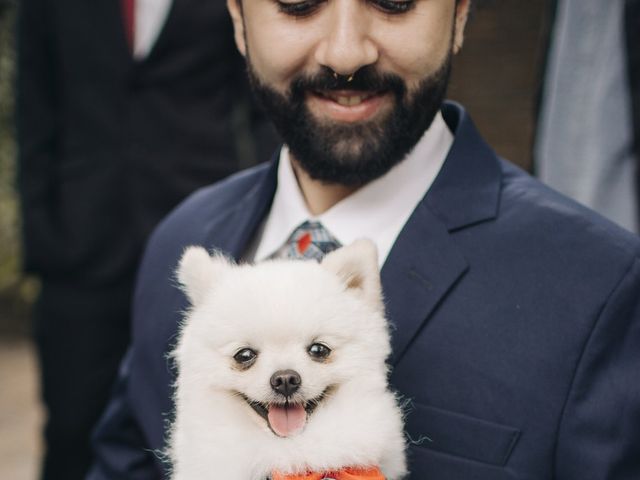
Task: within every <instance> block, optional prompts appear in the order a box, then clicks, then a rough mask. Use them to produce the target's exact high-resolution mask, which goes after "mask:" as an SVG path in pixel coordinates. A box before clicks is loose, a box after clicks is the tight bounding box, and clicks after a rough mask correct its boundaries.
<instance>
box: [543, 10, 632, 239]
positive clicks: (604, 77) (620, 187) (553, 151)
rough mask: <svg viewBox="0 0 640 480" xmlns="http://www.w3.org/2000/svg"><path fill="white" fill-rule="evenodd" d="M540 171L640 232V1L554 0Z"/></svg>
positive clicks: (548, 179)
mask: <svg viewBox="0 0 640 480" xmlns="http://www.w3.org/2000/svg"><path fill="white" fill-rule="evenodd" d="M552 4H554V7H553V8H554V9H555V22H554V26H553V29H552V32H551V39H550V43H549V53H548V61H547V67H546V72H545V82H544V88H543V95H542V97H541V109H540V117H539V123H538V132H537V138H536V147H535V167H536V172H537V174H538V175H539V176H540V178H541V179H542V180H543V181H545V182H547V183H548V184H550V185H551V186H552V187H554V188H556V189H557V190H560V191H561V192H562V193H564V194H566V195H569V196H571V197H573V198H575V199H576V200H578V201H580V202H582V203H584V204H585V205H587V206H589V207H591V208H593V209H594V210H596V211H598V212H600V213H601V214H603V215H604V216H606V217H608V218H610V219H611V220H613V221H615V222H616V223H618V224H620V225H621V226H623V227H625V228H627V229H629V230H631V231H635V232H640V198H639V192H640V190H639V189H638V186H639V184H638V181H637V180H638V177H637V175H638V169H639V168H640V167H639V162H640V149H639V148H638V147H639V145H640V127H639V125H640V111H639V108H640V99H639V98H638V96H639V95H640V87H639V82H640V53H639V49H640V33H639V32H640V8H639V4H640V2H639V1H638V0H614V1H611V2H605V1H602V0H553V1H552Z"/></svg>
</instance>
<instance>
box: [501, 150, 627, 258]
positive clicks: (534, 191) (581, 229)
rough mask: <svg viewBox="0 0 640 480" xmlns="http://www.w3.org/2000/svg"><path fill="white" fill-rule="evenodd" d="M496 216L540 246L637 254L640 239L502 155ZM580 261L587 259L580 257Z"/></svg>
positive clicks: (609, 255)
mask: <svg viewBox="0 0 640 480" xmlns="http://www.w3.org/2000/svg"><path fill="white" fill-rule="evenodd" d="M500 165H501V169H502V172H503V180H502V186H501V200H500V207H499V212H500V214H499V216H498V219H499V220H498V221H499V222H502V225H503V226H504V227H505V228H507V229H510V230H511V231H513V232H514V234H515V235H517V236H518V238H521V239H523V241H524V240H525V239H524V238H523V236H524V235H526V236H527V238H528V243H529V244H532V243H534V242H535V243H536V244H537V245H538V246H539V247H540V248H554V249H555V250H556V251H557V252H558V254H563V253H567V252H568V251H569V250H573V251H575V252H579V253H581V254H583V255H587V254H590V255H600V256H602V257H604V258H609V259H611V260H618V261H621V262H626V263H628V262H630V261H631V260H633V259H637V258H639V257H640V238H639V237H638V236H637V235H635V234H634V233H632V232H629V231H627V230H625V229H623V228H622V227H619V226H618V225H616V224H614V223H613V222H611V221H609V220H608V219H606V218H604V217H603V216H601V215H600V214H598V213H596V212H594V211H593V210H591V209H589V208H587V207H585V206H583V205H581V204H579V203H578V202H576V201H574V200H572V199H570V198H568V197H566V196H564V195H562V194H561V193H559V192H557V191H555V190H553V189H552V188H550V187H548V186H547V185H545V184H543V183H542V182H540V181H539V180H537V179H536V178H533V177H532V176H531V175H529V174H528V173H526V172H524V171H523V170H521V169H520V168H518V167H516V166H515V165H513V164H511V163H509V162H508V161H505V160H500ZM585 261H587V262H588V261H589V259H588V258H585Z"/></svg>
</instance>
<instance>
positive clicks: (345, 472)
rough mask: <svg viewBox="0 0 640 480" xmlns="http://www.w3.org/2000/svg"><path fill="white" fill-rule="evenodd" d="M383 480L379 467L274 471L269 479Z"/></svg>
mask: <svg viewBox="0 0 640 480" xmlns="http://www.w3.org/2000/svg"><path fill="white" fill-rule="evenodd" d="M323 479H331V480H385V478H384V475H382V472H381V471H380V469H379V468H375V467H374V468H367V469H360V468H344V469H342V470H337V471H332V472H326V473H314V472H310V473H302V474H293V475H283V474H281V473H278V472H274V473H273V474H272V475H271V480H323Z"/></svg>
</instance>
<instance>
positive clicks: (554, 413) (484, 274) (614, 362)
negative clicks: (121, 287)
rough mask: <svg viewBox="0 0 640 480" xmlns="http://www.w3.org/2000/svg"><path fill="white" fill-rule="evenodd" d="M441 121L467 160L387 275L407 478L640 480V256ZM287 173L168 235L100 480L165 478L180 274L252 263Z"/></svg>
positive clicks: (259, 171)
mask: <svg viewBox="0 0 640 480" xmlns="http://www.w3.org/2000/svg"><path fill="white" fill-rule="evenodd" d="M444 115H445V120H446V121H447V123H448V125H449V126H450V128H451V129H452V131H453V132H454V133H455V142H454V144H453V146H452V149H451V151H450V153H449V155H448V157H447V159H446V162H445V164H444V166H443V168H442V171H441V172H440V173H439V175H438V177H437V178H436V180H435V182H434V184H433V186H432V187H431V189H430V190H429V192H428V193H427V195H426V196H425V198H424V199H423V201H422V202H421V203H420V204H419V205H418V206H417V208H416V209H415V211H414V212H413V215H412V216H411V218H410V219H409V221H408V223H407V224H406V225H405V227H404V228H403V230H402V232H401V233H400V236H399V237H398V239H397V240H396V242H395V244H394V246H393V248H392V250H391V252H390V254H389V257H388V258H387V260H386V262H385V264H384V266H383V268H382V283H383V289H384V297H385V299H386V305H387V312H388V315H389V318H390V320H391V321H392V322H393V323H394V324H395V325H396V327H397V329H396V330H394V332H393V340H392V342H393V351H394V353H393V358H392V364H393V366H394V370H393V374H392V377H391V380H392V383H393V384H394V386H395V387H396V388H397V389H398V390H399V391H400V392H401V393H402V394H403V395H404V396H405V397H407V398H410V399H411V400H412V408H411V413H410V415H409V416H408V418H407V431H408V433H409V434H410V435H411V438H412V439H414V440H418V439H422V441H421V443H420V444H419V445H416V444H414V445H411V447H410V451H409V454H410V468H411V471H412V475H411V478H412V479H416V480H424V479H430V480H471V479H474V480H516V479H518V480H544V479H555V478H557V479H559V480H603V479H616V480H632V479H633V480H637V479H638V478H640V428H638V426H639V425H640V382H638V372H639V371H640V294H639V293H640V260H639V255H640V241H639V240H638V238H637V237H635V236H633V235H631V234H629V233H627V232H624V231H622V230H621V229H619V228H617V227H616V226H614V225H612V224H611V223H609V222H608V221H606V220H604V219H602V218H601V217H599V216H597V215H595V214H593V213H592V212H590V211H588V210H587V209H585V208H583V207H580V206H579V205H577V204H575V203H574V202H572V201H570V200H567V199H566V198H564V197H562V196H560V195H559V194H557V193H555V192H553V191H551V190H550V189H548V188H547V187H545V186H543V185H542V184H540V183H539V182H537V181H536V180H534V179H532V178H530V177H529V176H528V175H527V174H525V173H524V172H522V171H520V170H519V169H517V168H516V167H514V166H512V165H511V164H509V163H507V162H505V161H502V160H500V159H498V158H497V157H496V155H495V154H494V153H493V151H492V150H491V149H490V148H489V147H487V145H486V144H485V143H484V142H483V141H482V140H481V138H480V137H479V135H478V133H477V132H476V130H475V128H474V126H473V124H472V122H471V120H470V119H469V118H468V116H467V115H466V113H465V112H464V111H463V110H462V109H461V108H459V107H456V106H454V105H451V104H448V105H447V106H445V108H444ZM276 170H277V167H276V164H275V163H273V164H271V165H270V166H261V167H258V168H256V169H253V170H251V171H248V172H245V173H242V174H240V175H237V176H234V177H233V178H232V179H229V180H227V181H224V182H222V183H219V184H217V185H215V186H212V187H208V188H206V189H203V190H201V191H199V192H198V193H196V194H195V195H193V196H192V197H191V198H190V199H188V200H187V201H186V202H185V203H183V204H182V205H181V206H180V207H179V208H178V209H177V210H175V211H174V212H173V213H172V214H171V215H170V216H169V217H168V218H167V219H166V220H165V221H164V222H163V223H162V224H161V226H160V227H159V228H158V229H157V230H156V232H155V234H154V235H153V237H152V240H151V242H150V244H149V247H148V249H147V252H146V254H145V258H144V260H143V265H142V269H141V274H140V277H139V282H138V287H137V291H136V296H135V306H134V333H133V335H134V338H133V346H132V348H131V350H130V352H129V354H128V355H127V357H126V361H125V363H124V364H123V367H122V370H121V377H120V381H119V383H118V389H117V392H116V394H115V396H114V398H113V399H112V401H111V403H110V405H109V408H108V410H107V412H106V414H105V416H104V417H103V419H102V421H101V424H100V426H99V428H98V430H97V433H96V436H95V446H96V450H97V454H98V455H97V463H96V465H95V466H94V470H93V473H92V474H91V475H90V476H89V477H88V478H89V479H90V480H107V479H114V478H130V479H157V478H160V477H161V472H162V470H163V466H162V463H161V461H160V460H159V459H158V457H156V456H155V455H154V454H153V453H152V452H153V450H160V449H162V448H163V445H164V443H163V442H164V439H165V433H166V432H165V427H166V420H167V418H170V417H168V416H167V415H168V414H169V413H170V412H171V410H172V403H171V384H172V381H173V373H174V370H173V366H172V365H169V364H168V362H167V360H166V354H167V352H168V351H169V350H170V349H171V348H172V345H174V343H175V341H176V327H177V325H178V322H179V321H180V312H182V311H184V309H185V307H186V306H187V300H186V299H185V298H184V295H183V293H182V292H181V291H180V290H179V289H178V288H176V286H175V282H174V280H173V272H174V269H175V267H176V265H177V262H178V259H179V257H180V256H181V254H182V252H183V249H184V247H185V246H187V245H191V244H196V245H204V246H205V247H207V248H209V249H210V248H214V247H215V248H218V249H221V250H222V251H224V252H227V253H228V254H229V255H231V256H233V257H235V258H240V257H241V256H242V254H243V252H244V251H245V248H246V246H247V244H248V242H249V241H250V240H251V238H252V237H253V236H254V234H255V232H256V230H257V229H258V227H259V226H260V224H261V222H262V220H263V219H264V218H265V215H266V214H267V212H268V210H269V208H270V203H271V200H272V198H273V194H274V191H275V188H276ZM391 193H392V192H390V194H391ZM364 401H366V399H365V400H364ZM425 437H428V439H429V440H425V439H424V438H425ZM329 441H330V440H329Z"/></svg>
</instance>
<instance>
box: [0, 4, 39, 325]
mask: <svg viewBox="0 0 640 480" xmlns="http://www.w3.org/2000/svg"><path fill="white" fill-rule="evenodd" d="M0 2H2V0H0ZM0 7H1V8H0V332H4V333H6V332H7V331H11V332H13V331H15V330H16V328H15V326H16V325H17V324H18V322H21V324H23V325H24V322H23V320H24V317H25V315H26V312H27V310H28V306H29V304H30V303H31V302H32V300H33V297H34V293H35V287H34V282H33V281H28V280H27V279H25V278H24V277H23V275H22V274H21V272H20V238H19V230H20V228H19V225H20V224H19V217H18V203H17V198H16V190H15V174H16V165H15V158H16V144H15V129H14V122H13V119H14V114H13V112H14V92H13V86H14V74H15V68H14V67H15V48H14V46H15V43H14V36H13V34H14V23H15V7H14V5H13V4H10V3H3V4H2V5H0ZM19 330H24V327H20V328H19Z"/></svg>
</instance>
